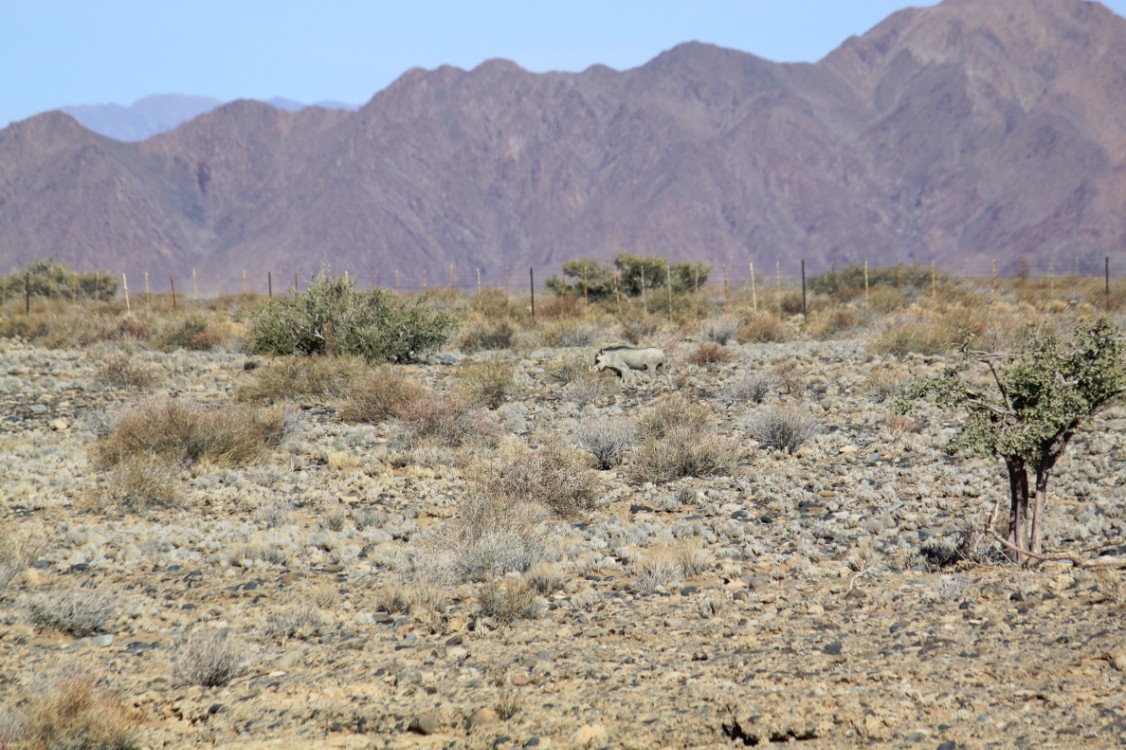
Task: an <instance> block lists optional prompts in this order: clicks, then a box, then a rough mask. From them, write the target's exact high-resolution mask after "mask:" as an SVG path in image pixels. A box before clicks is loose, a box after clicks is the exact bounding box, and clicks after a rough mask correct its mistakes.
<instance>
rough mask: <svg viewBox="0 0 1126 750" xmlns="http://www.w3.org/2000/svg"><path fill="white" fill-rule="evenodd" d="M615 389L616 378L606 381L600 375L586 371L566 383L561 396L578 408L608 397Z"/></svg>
mask: <svg viewBox="0 0 1126 750" xmlns="http://www.w3.org/2000/svg"><path fill="white" fill-rule="evenodd" d="M616 388H618V380H617V378H614V379H613V380H607V379H606V378H604V377H602V376H601V375H600V374H598V373H593V372H590V371H589V370H588V371H587V372H584V373H582V374H581V375H579V376H578V377H576V378H575V379H574V380H572V381H571V382H570V383H568V384H567V387H566V388H564V389H563V395H565V396H566V397H567V398H568V399H569V400H570V401H573V402H574V403H576V404H578V405H579V406H586V405H587V404H589V403H592V402H594V401H597V400H598V399H600V398H602V397H603V396H608V395H610V394H611V393H613V392H614V390H615V389H616Z"/></svg>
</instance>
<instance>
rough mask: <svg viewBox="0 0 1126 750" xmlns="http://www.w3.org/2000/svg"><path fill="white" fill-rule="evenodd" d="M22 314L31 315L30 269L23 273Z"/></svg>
mask: <svg viewBox="0 0 1126 750" xmlns="http://www.w3.org/2000/svg"><path fill="white" fill-rule="evenodd" d="M23 314H24V315H31V271H25V272H24V275H23Z"/></svg>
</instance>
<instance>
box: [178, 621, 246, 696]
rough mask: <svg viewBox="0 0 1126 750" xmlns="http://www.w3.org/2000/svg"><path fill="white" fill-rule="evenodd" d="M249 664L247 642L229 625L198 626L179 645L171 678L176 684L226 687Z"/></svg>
mask: <svg viewBox="0 0 1126 750" xmlns="http://www.w3.org/2000/svg"><path fill="white" fill-rule="evenodd" d="M246 666H247V654H246V646H245V644H244V643H243V642H242V639H240V638H239V637H238V636H235V635H233V634H232V633H231V631H230V629H228V628H211V627H205V626H197V627H196V628H194V629H193V630H192V631H191V632H190V633H189V634H188V636H187V637H186V638H185V639H184V641H183V643H182V644H181V645H180V648H179V651H178V652H177V654H176V662H175V665H174V666H173V669H172V679H173V682H175V683H176V684H177V685H201V686H203V687H223V686H224V685H228V684H230V682H231V680H233V679H235V678H236V677H238V676H239V675H240V674H242V673H243V671H244V670H245V669H246Z"/></svg>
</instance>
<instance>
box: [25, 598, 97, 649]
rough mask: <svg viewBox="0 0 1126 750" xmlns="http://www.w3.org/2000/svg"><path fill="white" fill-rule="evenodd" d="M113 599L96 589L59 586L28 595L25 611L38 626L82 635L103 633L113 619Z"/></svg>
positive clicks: (77, 636)
mask: <svg viewBox="0 0 1126 750" xmlns="http://www.w3.org/2000/svg"><path fill="white" fill-rule="evenodd" d="M115 601H116V600H115V598H114V597H113V596H112V595H111V594H107V593H104V592H101V591H97V590H95V589H86V588H71V589H59V590H56V591H50V592H46V593H43V594H37V595H35V596H33V597H31V599H30V600H29V601H28V604H27V611H28V616H29V617H30V618H31V621H32V622H33V623H35V624H36V625H37V626H38V627H45V628H55V629H56V630H61V631H62V632H64V633H67V634H69V635H73V636H75V637H76V638H84V637H86V636H88V635H94V634H95V633H102V632H105V628H106V626H108V625H109V623H110V621H111V619H112V618H113V613H114V608H115Z"/></svg>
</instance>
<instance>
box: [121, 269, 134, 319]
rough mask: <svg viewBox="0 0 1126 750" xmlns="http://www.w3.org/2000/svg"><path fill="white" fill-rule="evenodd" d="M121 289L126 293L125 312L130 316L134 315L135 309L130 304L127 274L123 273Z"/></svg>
mask: <svg viewBox="0 0 1126 750" xmlns="http://www.w3.org/2000/svg"><path fill="white" fill-rule="evenodd" d="M121 288H122V289H123V290H124V291H125V312H127V313H129V314H130V315H132V314H133V307H132V305H130V304H129V281H128V279H126V278H125V272H124V271H122V272H121Z"/></svg>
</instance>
